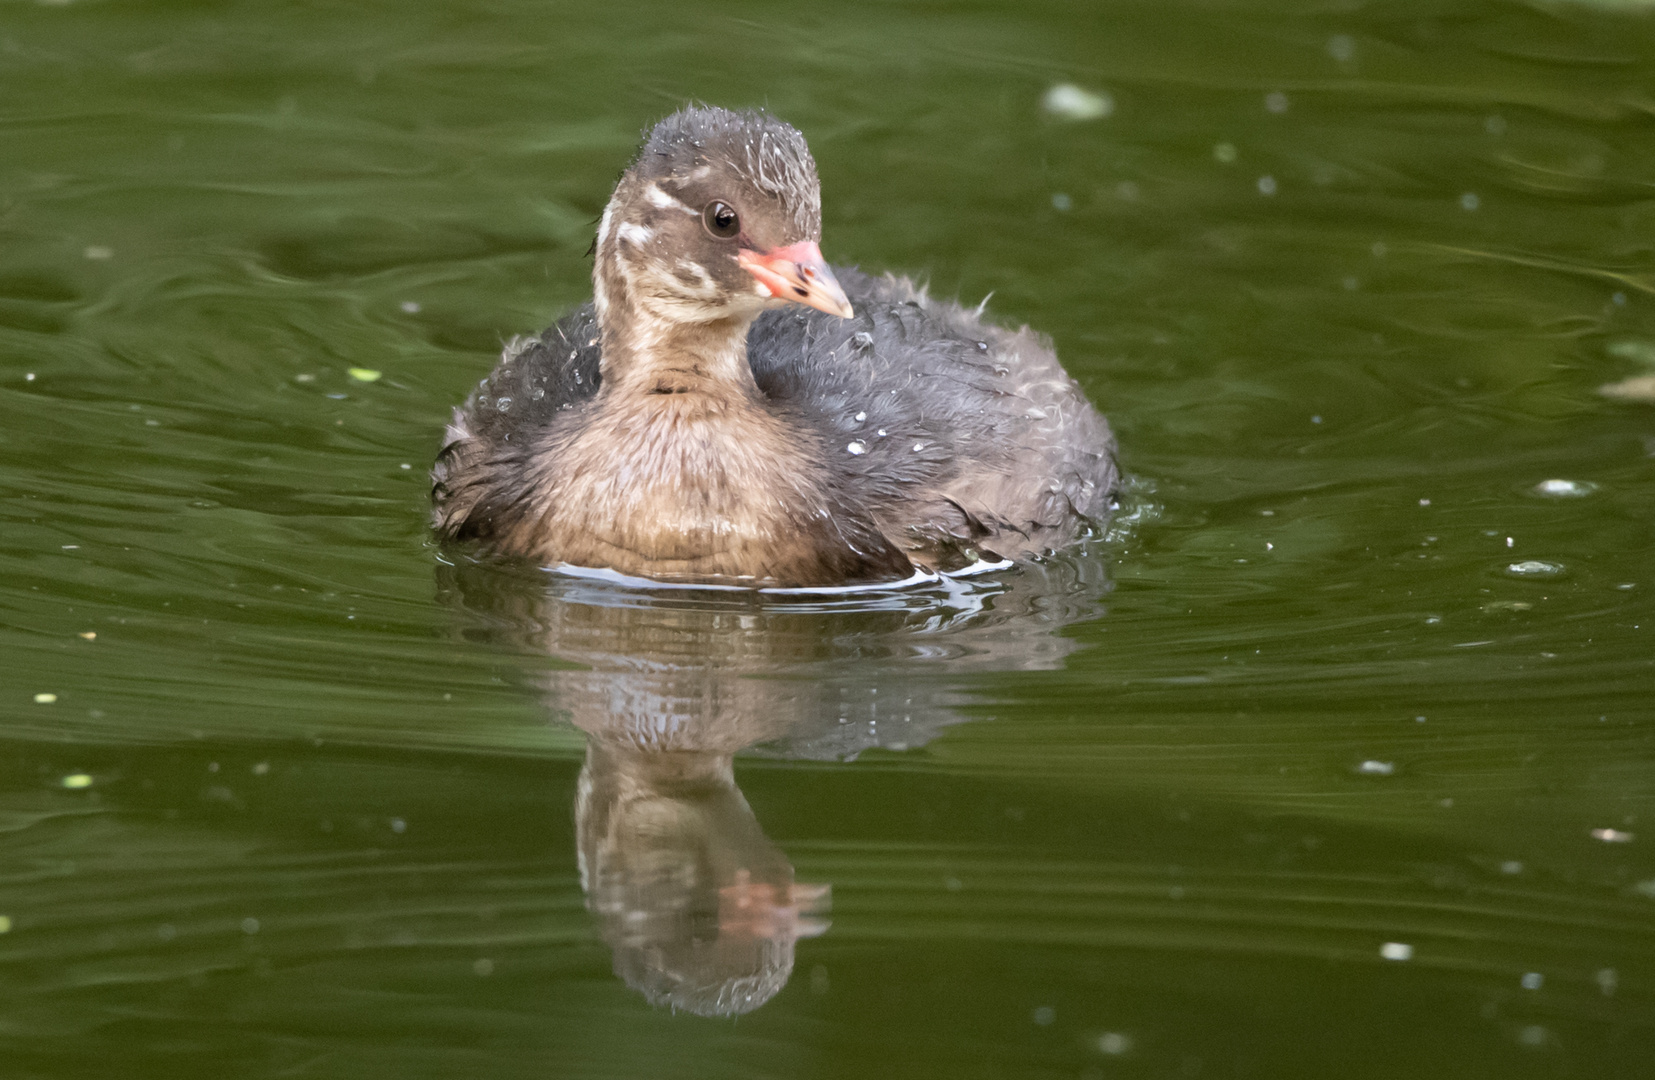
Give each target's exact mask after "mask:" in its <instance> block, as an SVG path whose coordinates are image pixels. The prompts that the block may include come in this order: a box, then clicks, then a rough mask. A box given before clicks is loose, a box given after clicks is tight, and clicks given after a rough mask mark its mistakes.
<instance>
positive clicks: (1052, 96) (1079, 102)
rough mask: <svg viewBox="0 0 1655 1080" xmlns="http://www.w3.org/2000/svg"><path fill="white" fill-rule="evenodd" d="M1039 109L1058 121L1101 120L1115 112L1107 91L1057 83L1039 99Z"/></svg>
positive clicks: (1112, 100)
mask: <svg viewBox="0 0 1655 1080" xmlns="http://www.w3.org/2000/svg"><path fill="white" fill-rule="evenodd" d="M1040 108H1041V109H1042V110H1044V111H1045V112H1046V114H1047V115H1049V116H1052V117H1055V118H1057V119H1059V120H1071V121H1080V120H1101V119H1103V118H1104V117H1106V116H1108V115H1109V114H1110V113H1112V112H1114V111H1115V99H1114V98H1112V97H1110V96H1109V94H1108V92H1107V91H1103V90H1088V89H1086V88H1085V87H1082V86H1076V85H1075V84H1074V83H1058V84H1057V85H1055V86H1053V87H1051V88H1050V89H1049V90H1047V91H1046V93H1045V95H1044V96H1042V97H1041V99H1040Z"/></svg>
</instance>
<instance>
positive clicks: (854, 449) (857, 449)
mask: <svg viewBox="0 0 1655 1080" xmlns="http://www.w3.org/2000/svg"><path fill="white" fill-rule="evenodd" d="M845 449H846V450H847V451H849V452H850V453H851V454H853V455H854V454H861V453H865V452H866V451H867V449H868V448H867V446H866V445H864V444H863V443H862V442H861V441H860V440H858V441H855V442H850V443H847V444H846V445H845Z"/></svg>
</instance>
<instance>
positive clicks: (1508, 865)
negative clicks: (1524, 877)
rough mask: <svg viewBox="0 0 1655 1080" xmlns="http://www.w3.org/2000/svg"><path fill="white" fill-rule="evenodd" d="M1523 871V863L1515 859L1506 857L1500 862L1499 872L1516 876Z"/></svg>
mask: <svg viewBox="0 0 1655 1080" xmlns="http://www.w3.org/2000/svg"><path fill="white" fill-rule="evenodd" d="M1522 872H1523V864H1522V863H1521V862H1519V861H1518V860H1517V859H1507V860H1506V861H1505V862H1503V863H1501V864H1500V873H1502V874H1507V875H1510V876H1512V877H1516V876H1517V875H1518V874H1521V873H1522Z"/></svg>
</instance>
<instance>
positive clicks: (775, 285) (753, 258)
mask: <svg viewBox="0 0 1655 1080" xmlns="http://www.w3.org/2000/svg"><path fill="white" fill-rule="evenodd" d="M736 261H737V262H738V263H740V264H741V268H742V269H743V270H745V271H747V272H748V273H749V274H752V275H753V277H754V278H756V279H757V280H758V283H759V284H760V285H761V286H763V287H764V288H765V289H767V290H769V292H770V295H771V296H772V297H774V298H775V299H777V300H790V301H792V302H793V303H795V304H807V305H809V306H810V307H813V308H816V309H817V310H819V311H825V312H827V313H828V314H829V315H837V316H839V317H840V318H841V319H848V318H850V317H851V316H853V315H855V314H856V312H855V311H854V310H853V309H852V308H851V306H850V300H849V299H848V298H847V297H846V296H845V290H844V289H841V288H840V287H839V282H838V281H837V280H835V279H834V276H833V271H832V270H830V269H828V264H827V260H826V259H824V258H822V249H821V248H819V247H817V246H816V241H814V240H801V241H800V242H799V243H797V244H789V245H788V246H787V247H779V248H772V249H771V250H769V251H764V252H759V251H748V250H747V249H746V248H742V249H741V251H740V252H739V253H738V254H737V255H736Z"/></svg>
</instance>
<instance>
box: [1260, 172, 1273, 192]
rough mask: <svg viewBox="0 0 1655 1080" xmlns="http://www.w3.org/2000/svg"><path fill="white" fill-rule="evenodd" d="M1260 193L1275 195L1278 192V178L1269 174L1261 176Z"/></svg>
mask: <svg viewBox="0 0 1655 1080" xmlns="http://www.w3.org/2000/svg"><path fill="white" fill-rule="evenodd" d="M1258 193H1259V194H1260V195H1274V194H1275V193H1276V178H1275V177H1274V176H1269V175H1265V176H1261V177H1259V178H1258Z"/></svg>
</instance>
